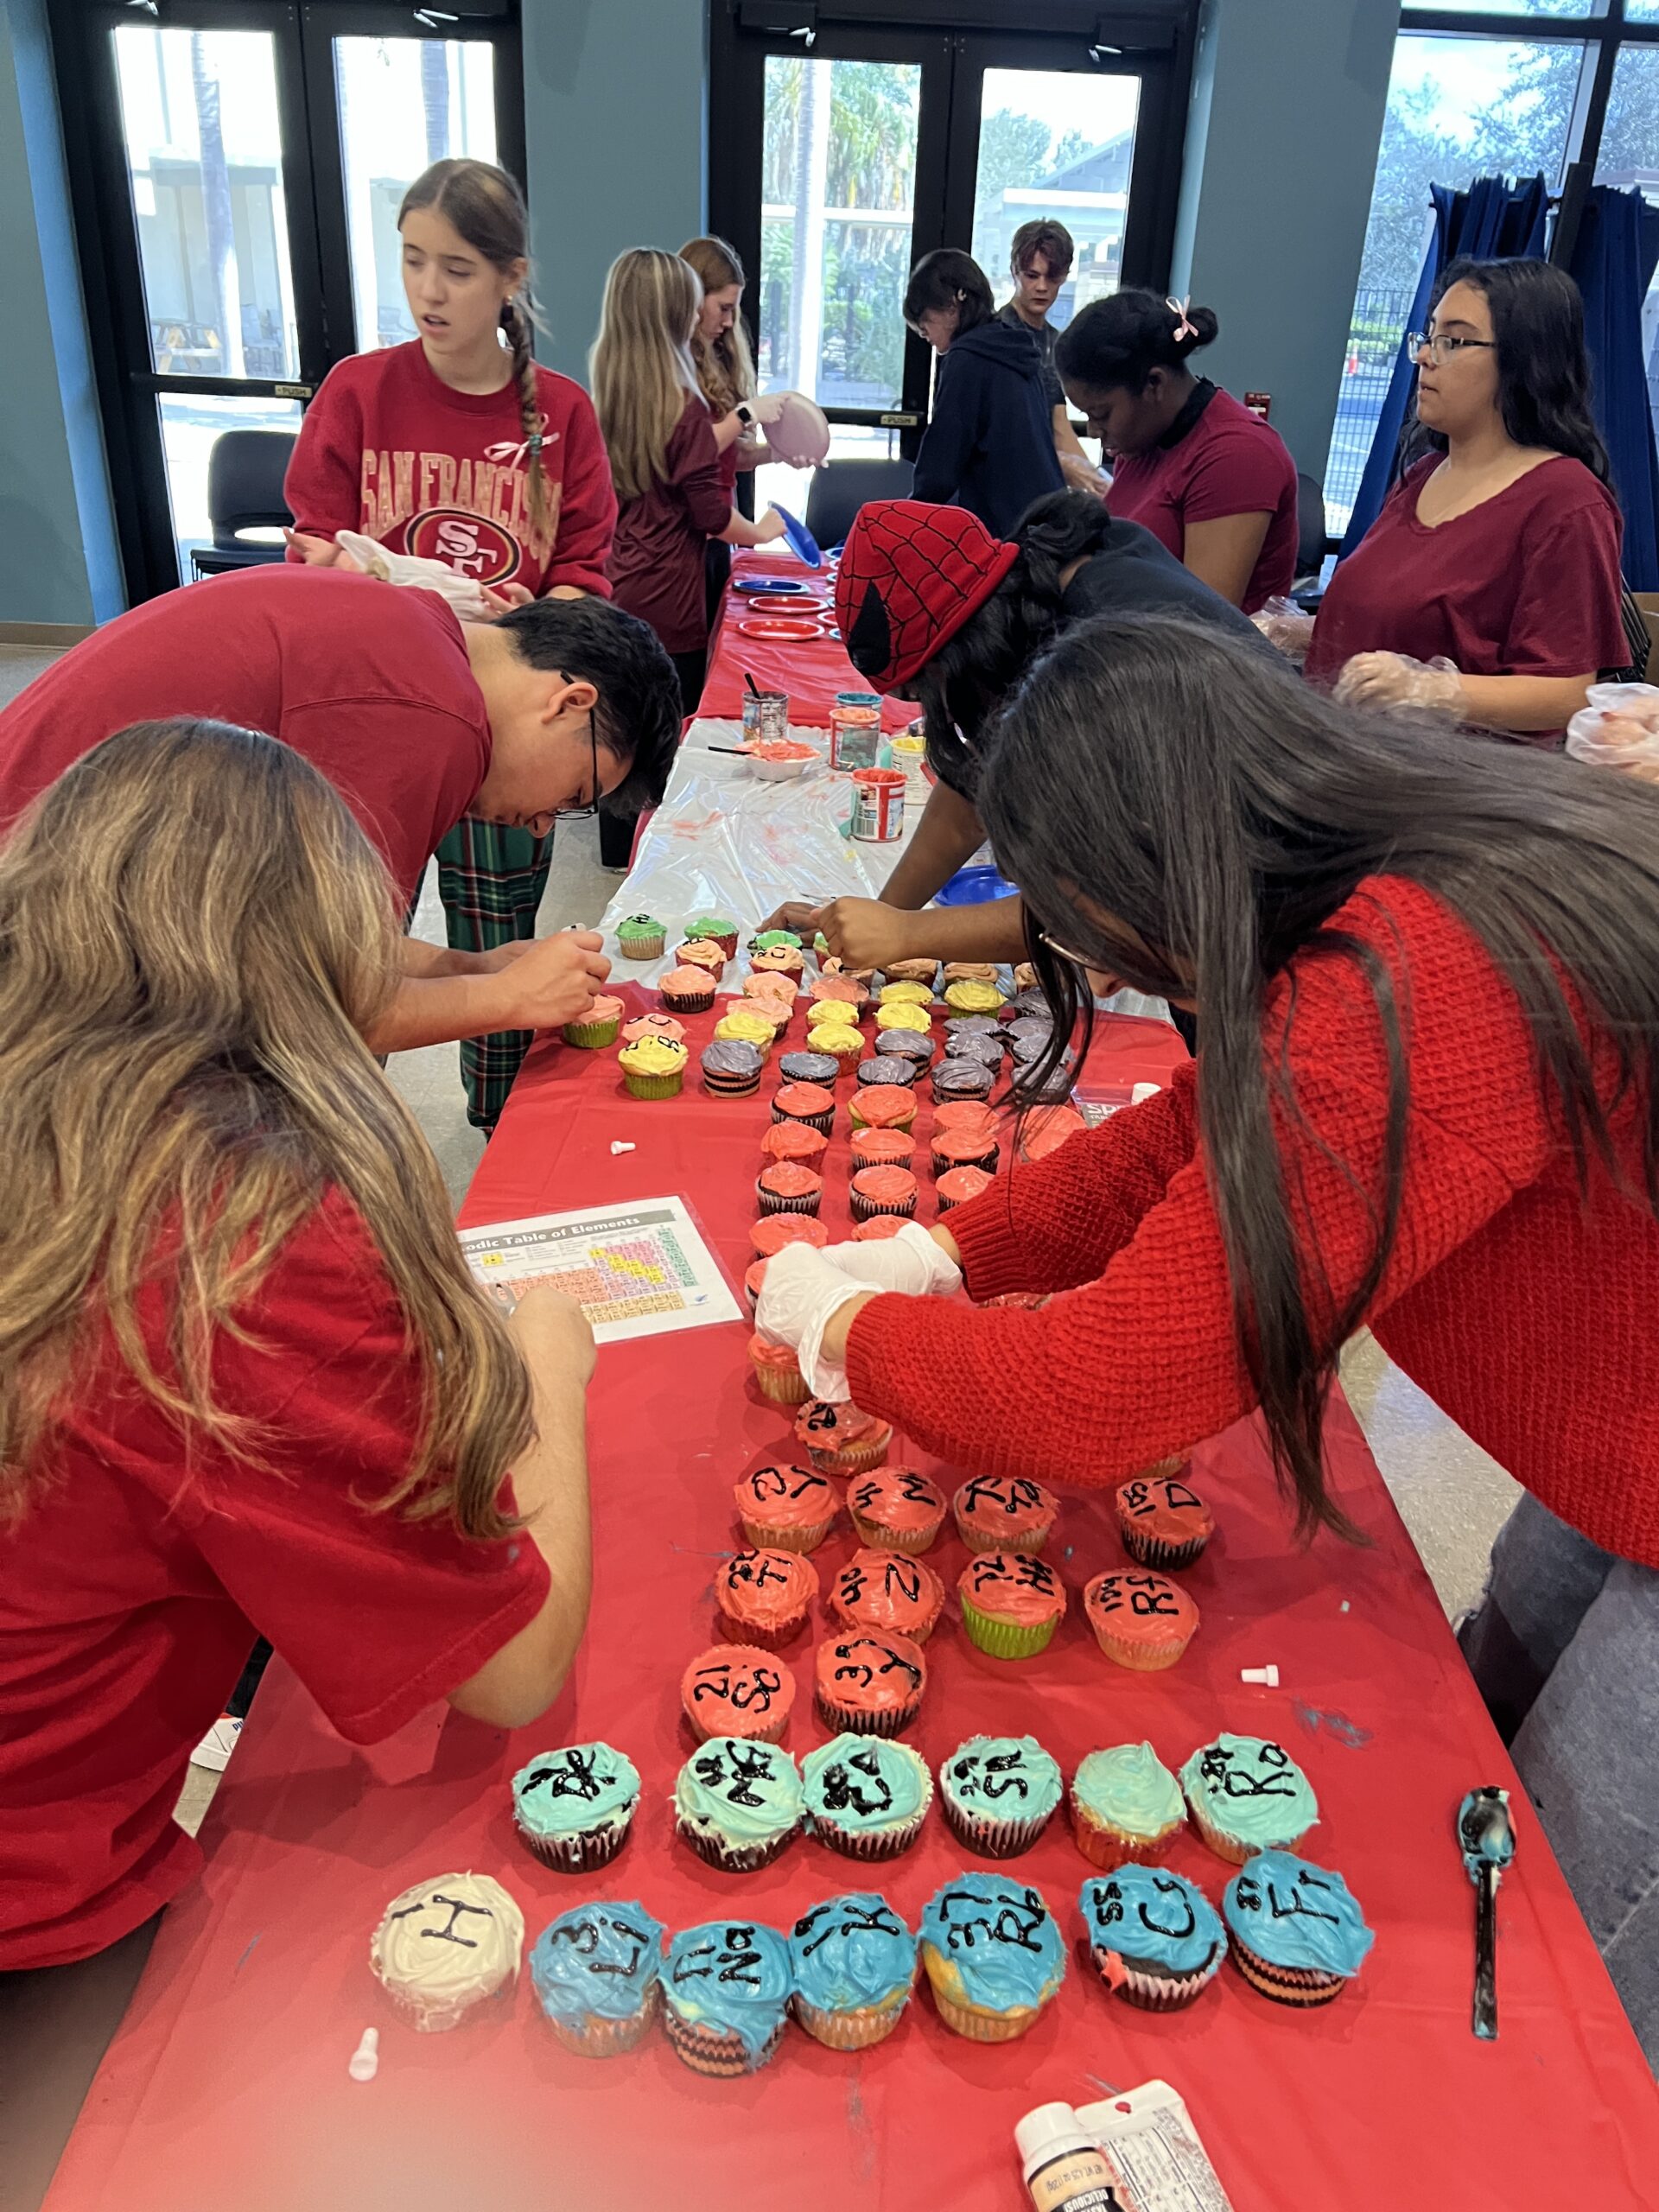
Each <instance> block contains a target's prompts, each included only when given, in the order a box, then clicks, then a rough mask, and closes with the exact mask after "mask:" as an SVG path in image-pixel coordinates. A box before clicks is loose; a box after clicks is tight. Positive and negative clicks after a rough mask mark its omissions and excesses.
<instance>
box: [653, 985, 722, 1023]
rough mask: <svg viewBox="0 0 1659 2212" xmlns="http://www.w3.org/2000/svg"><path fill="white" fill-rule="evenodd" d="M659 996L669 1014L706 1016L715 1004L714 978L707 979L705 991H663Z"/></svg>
mask: <svg viewBox="0 0 1659 2212" xmlns="http://www.w3.org/2000/svg"><path fill="white" fill-rule="evenodd" d="M660 996H661V998H662V1001H663V1006H664V1010H665V1011H666V1012H667V1013H669V1014H707V1013H708V1012H709V1008H710V1007H712V1006H713V1005H714V1002H715V981H714V977H713V976H710V977H709V988H708V989H707V990H706V991H664V992H662V993H661V994H660Z"/></svg>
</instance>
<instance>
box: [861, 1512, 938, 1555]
mask: <svg viewBox="0 0 1659 2212" xmlns="http://www.w3.org/2000/svg"><path fill="white" fill-rule="evenodd" d="M847 1510H848V1512H849V1514H852V1522H853V1527H854V1529H855V1530H856V1531H857V1534H858V1541H860V1543H861V1544H868V1546H869V1548H870V1549H871V1550H872V1551H876V1552H903V1553H905V1554H906V1556H907V1557H909V1558H911V1559H918V1558H919V1557H920V1556H921V1554H922V1553H924V1552H925V1551H931V1549H932V1547H933V1543H934V1540H935V1538H936V1537H937V1536H938V1533H939V1530H940V1529H942V1528H943V1527H944V1516H943V1515H941V1516H940V1518H939V1519H938V1521H935V1522H932V1523H931V1525H929V1526H926V1527H924V1528H920V1529H886V1528H883V1527H882V1525H881V1523H880V1522H879V1521H866V1520H865V1519H864V1518H863V1517H862V1516H861V1515H859V1514H857V1513H853V1510H852V1508H851V1506H849V1507H848V1509H847Z"/></svg>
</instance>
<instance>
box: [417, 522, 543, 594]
mask: <svg viewBox="0 0 1659 2212" xmlns="http://www.w3.org/2000/svg"><path fill="white" fill-rule="evenodd" d="M404 551H405V552H406V553H413V554H415V555H416V556H418V557H419V558H420V559H422V560H424V561H442V563H443V564H444V566H445V567H446V568H448V569H454V571H455V573H456V575H462V576H468V577H470V578H471V579H472V581H473V582H474V583H477V584H493V583H499V582H500V581H501V579H502V578H503V577H504V576H509V575H512V571H513V570H514V569H516V568H517V567H518V556H519V547H518V539H517V538H515V537H512V535H511V534H510V533H509V532H508V531H505V530H503V529H502V528H501V526H500V524H499V523H493V522H491V521H489V520H488V519H487V518H486V517H485V516H483V515H475V514H469V513H468V512H467V510H466V508H464V507H428V508H427V509H426V511H425V512H424V513H422V514H418V515H415V516H412V517H411V518H410V522H409V524H408V526H407V528H406V529H405V530H404Z"/></svg>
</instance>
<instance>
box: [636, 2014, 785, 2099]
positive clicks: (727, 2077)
mask: <svg viewBox="0 0 1659 2212" xmlns="http://www.w3.org/2000/svg"><path fill="white" fill-rule="evenodd" d="M663 2026H664V2029H665V2030H666V2031H667V2034H668V2039H669V2041H670V2043H671V2044H673V2046H674V2048H675V2050H677V2052H678V2053H679V2055H680V2056H681V2057H682V2058H683V2060H684V2061H685V2063H686V2064H687V2065H688V2066H689V2067H690V2069H691V2070H692V2072H693V2073H694V2074H710V2075H714V2076H715V2079H716V2080H718V2081H726V2082H730V2081H735V2080H736V2079H737V2077H738V2076H739V2075H742V2074H758V2073H759V2072H760V2069H761V2068H762V2067H763V2066H764V2065H765V2064H766V2061H767V2060H768V2059H769V2058H770V2057H771V2056H772V2054H773V2053H774V2052H775V2051H776V2050H777V2048H778V2046H779V2044H780V2043H781V2042H782V2041H783V2039H784V2023H783V2021H782V2019H781V2018H780V2019H779V2022H778V2024H777V2026H776V2027H775V2028H774V2029H773V2030H772V2033H771V2034H770V2035H769V2036H768V2037H766V2041H765V2043H763V2044H761V2046H760V2050H757V2051H756V2052H755V2054H754V2056H753V2058H751V2057H750V2056H749V2054H748V2050H747V2048H746V2046H745V2044H744V2042H743V2038H742V2037H741V2036H738V2035H732V2034H729V2033H727V2032H724V2031H721V2029H719V2028H708V2027H704V2025H703V2024H702V2022H701V2021H700V2020H683V2019H682V2018H680V2015H679V2014H678V2013H677V2012H676V2011H675V2010H674V2007H673V2005H672V2004H669V2005H665V2006H664V2010H663Z"/></svg>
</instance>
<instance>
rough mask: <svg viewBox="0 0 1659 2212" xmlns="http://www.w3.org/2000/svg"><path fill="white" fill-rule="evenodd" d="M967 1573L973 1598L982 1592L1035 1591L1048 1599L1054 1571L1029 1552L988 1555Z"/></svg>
mask: <svg viewBox="0 0 1659 2212" xmlns="http://www.w3.org/2000/svg"><path fill="white" fill-rule="evenodd" d="M969 1573H971V1574H972V1576H973V1578H974V1595H975V1596H976V1597H977V1596H978V1595H979V1593H980V1592H981V1591H982V1590H992V1591H995V1590H1037V1591H1040V1592H1041V1593H1042V1594H1043V1596H1044V1597H1047V1596H1049V1595H1050V1593H1051V1592H1052V1591H1053V1589H1054V1587H1055V1579H1054V1570H1053V1568H1052V1567H1050V1566H1049V1565H1048V1564H1047V1562H1046V1560H1040V1559H1038V1558H1037V1557H1036V1556H1035V1555H1034V1554H1033V1553H1031V1552H988V1553H987V1554H984V1555H983V1556H982V1558H979V1559H976V1560H974V1561H973V1563H972V1566H971V1567H970V1568H969Z"/></svg>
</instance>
